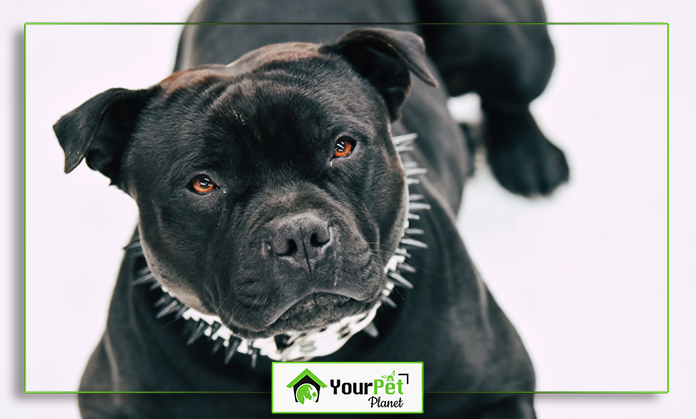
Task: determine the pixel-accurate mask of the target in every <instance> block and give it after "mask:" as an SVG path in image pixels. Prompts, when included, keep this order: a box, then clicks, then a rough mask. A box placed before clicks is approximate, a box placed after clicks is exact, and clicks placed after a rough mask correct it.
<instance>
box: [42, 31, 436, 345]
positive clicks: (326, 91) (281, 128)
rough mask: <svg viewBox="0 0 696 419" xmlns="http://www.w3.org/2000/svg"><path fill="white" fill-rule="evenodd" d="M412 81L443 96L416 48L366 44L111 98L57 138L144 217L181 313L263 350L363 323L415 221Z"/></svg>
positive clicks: (74, 119)
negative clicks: (354, 320)
mask: <svg viewBox="0 0 696 419" xmlns="http://www.w3.org/2000/svg"><path fill="white" fill-rule="evenodd" d="M409 70H410V71H412V72H414V73H415V74H417V75H418V76H419V77H421V78H422V79H424V80H425V81H427V82H429V83H431V84H434V80H433V79H432V76H431V75H430V74H429V73H428V71H427V69H426V67H425V65H424V56H423V47H422V43H421V41H420V38H418V37H417V36H415V35H412V34H409V33H404V32H396V31H389V30H382V29H362V30H356V31H352V32H350V33H348V34H346V35H345V36H344V37H343V38H341V39H340V40H339V41H338V42H337V43H335V44H332V45H326V46H320V45H316V44H300V43H293V44H277V45H271V46H268V47H265V48H261V49H259V50H256V51H252V52H250V53H248V54H246V55H245V56H243V57H241V58H240V59H239V60H237V61H236V62H235V63H233V64H232V65H230V66H222V65H206V66H201V67H197V68H193V69H190V70H184V71H180V72H177V73H175V74H173V75H172V76H170V77H168V78H167V79H165V80H164V81H162V82H161V83H159V84H157V85H155V86H153V87H151V88H149V89H145V90H138V91H130V90H124V89H111V90H109V91H106V92H104V93H102V94H100V95H98V96H96V97H94V98H92V99H90V100H89V101H88V102H86V103H85V104H83V105H82V106H81V107H79V108H77V109H76V110H74V111H73V112H71V113H70V114H68V115H66V116H64V117H63V118H62V119H61V120H60V121H59V122H58V123H57V124H56V126H55V131H56V134H57V136H58V138H59V140H60V142H61V145H62V146H63V148H64V150H65V154H66V172H69V171H71V170H72V169H73V168H74V167H75V166H77V164H79V163H80V161H81V160H82V159H83V158H86V160H87V163H88V165H89V166H90V167H91V168H93V169H95V170H99V171H100V172H102V173H103V174H105V175H106V176H108V177H110V178H111V180H112V182H113V183H114V184H116V185H118V186H119V187H120V188H121V189H123V190H124V191H125V192H127V193H128V194H129V195H131V196H132V197H133V198H134V199H135V200H136V202H137V204H138V208H139V212H140V221H139V230H140V237H141V243H142V247H143V251H144V254H145V257H146V259H147V263H148V265H149V267H150V270H151V271H152V272H153V273H154V274H155V276H156V278H157V279H158V280H159V281H160V282H161V283H162V284H163V285H165V286H166V287H167V289H168V290H169V291H170V292H171V293H172V294H174V295H175V296H176V297H177V298H178V299H179V300H181V301H182V302H184V303H185V304H186V305H188V306H189V307H192V308H195V309H197V310H199V311H201V312H203V313H208V314H214V315H217V316H219V317H220V318H221V319H222V321H223V322H224V323H225V324H226V325H227V326H228V327H230V329H232V331H233V332H235V333H236V334H238V335H240V336H243V337H247V338H259V337H267V336H273V335H276V334H279V333H282V332H286V331H291V330H294V331H300V330H308V329H313V328H317V327H322V326H324V325H327V324H330V323H333V322H336V321H338V320H340V319H341V318H343V317H346V316H350V315H354V314H357V313H359V312H363V311H365V310H367V309H369V308H370V307H372V306H373V305H374V304H376V302H377V300H378V297H379V295H380V293H381V291H382V289H383V287H384V286H385V283H386V279H385V276H384V266H385V265H386V263H387V261H388V260H389V258H390V257H391V256H392V255H393V252H394V250H395V248H396V246H397V244H398V241H399V239H400V236H401V230H402V227H403V220H404V217H405V196H404V190H405V189H404V188H405V185H404V174H403V171H402V169H401V166H400V164H399V158H398V156H397V153H396V151H395V149H394V146H393V145H392V142H391V135H390V128H389V123H390V120H394V119H395V118H397V117H398V109H399V106H400V105H401V104H402V103H403V101H404V100H405V98H406V96H407V94H408V90H409V88H410V76H409Z"/></svg>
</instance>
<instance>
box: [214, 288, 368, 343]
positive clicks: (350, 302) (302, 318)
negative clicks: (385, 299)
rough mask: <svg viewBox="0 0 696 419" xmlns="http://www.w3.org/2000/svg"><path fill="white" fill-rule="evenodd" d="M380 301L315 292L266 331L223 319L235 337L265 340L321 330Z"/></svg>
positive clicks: (288, 310) (291, 308)
mask: <svg viewBox="0 0 696 419" xmlns="http://www.w3.org/2000/svg"><path fill="white" fill-rule="evenodd" d="M377 301H378V299H377V298H374V299H372V300H370V301H358V300H355V299H353V298H349V297H345V296H342V295H337V294H330V293H314V294H311V295H308V296H307V297H305V298H303V299H302V300H300V301H298V302H297V303H295V304H294V305H293V306H291V307H290V308H289V309H287V310H286V311H285V312H284V313H283V314H281V315H280V317H279V318H278V319H277V320H276V321H274V322H273V323H272V324H271V325H270V326H268V327H266V328H264V329H263V330H251V329H250V328H246V327H244V325H243V324H238V323H236V322H234V321H229V320H227V319H223V322H224V323H225V325H226V326H227V327H228V328H229V329H230V330H231V331H232V333H234V334H235V335H236V336H239V337H242V338H245V339H263V338H268V337H272V336H276V335H280V334H283V333H287V332H306V331H309V330H315V329H321V328H323V327H326V326H328V325H330V324H332V323H336V322H338V321H340V320H341V319H343V318H345V317H350V316H354V315H356V314H359V313H363V312H367V311H369V310H370V309H372V307H374V306H375V304H377Z"/></svg>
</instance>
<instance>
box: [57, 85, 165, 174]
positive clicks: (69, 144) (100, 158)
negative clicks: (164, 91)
mask: <svg viewBox="0 0 696 419" xmlns="http://www.w3.org/2000/svg"><path fill="white" fill-rule="evenodd" d="M151 94H152V91H151V89H146V90H128V89H120V88H116V89H109V90H107V91H105V92H102V93H100V94H98V95H96V96H94V97H93V98H91V99H89V100H88V101H87V102H85V103H83V104H82V105H80V106H79V107H78V108H76V109H74V110H73V111H72V112H70V113H68V114H66V115H64V116H63V117H62V118H60V120H58V122H56V124H55V125H54V126H53V131H54V132H55V133H56V137H58V142H60V145H61V147H63V151H64V152H65V173H70V172H72V171H73V170H74V169H75V168H76V167H77V166H78V165H79V164H80V162H81V161H82V159H86V161H87V165H88V166H89V167H90V168H91V169H93V170H98V171H99V172H101V173H102V174H103V175H104V176H107V177H108V178H110V179H111V184H112V185H114V184H118V182H119V174H120V167H121V158H122V156H123V152H124V150H125V148H126V145H127V144H128V141H129V139H130V136H131V134H132V133H133V130H134V128H135V124H136V121H137V119H138V115H139V114H140V111H141V110H142V108H143V106H144V105H145V104H146V103H147V101H148V100H149V98H150V97H151Z"/></svg>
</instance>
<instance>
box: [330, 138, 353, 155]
mask: <svg viewBox="0 0 696 419" xmlns="http://www.w3.org/2000/svg"><path fill="white" fill-rule="evenodd" d="M354 148H355V141H354V140H352V139H350V138H348V137H341V138H339V139H338V140H336V145H335V146H334V154H333V155H334V157H346V156H347V155H349V154H350V153H352V152H353V149H354Z"/></svg>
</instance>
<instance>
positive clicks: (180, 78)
mask: <svg viewBox="0 0 696 419" xmlns="http://www.w3.org/2000/svg"><path fill="white" fill-rule="evenodd" d="M319 48H320V45H318V44H309V43H304V42H288V43H282V44H272V45H267V46H264V47H262V48H259V49H256V50H254V51H251V52H248V53H246V54H244V55H243V56H241V57H240V58H239V59H237V60H236V61H234V62H232V63H230V64H228V65H226V66H221V65H203V66H198V67H194V68H191V69H187V70H182V71H178V72H176V73H174V74H172V75H171V76H169V77H167V78H166V79H164V80H162V82H160V86H161V87H162V88H163V90H164V91H165V92H167V93H170V94H171V93H174V92H176V91H178V90H179V89H181V88H185V87H194V86H196V85H202V84H205V83H206V82H207V81H209V80H210V79H211V78H218V77H223V76H224V77H230V78H232V77H239V76H241V75H244V74H246V73H250V72H252V71H256V70H259V69H260V68H261V67H262V66H265V65H268V64H280V63H293V62H298V61H301V60H307V59H312V58H320V57H322V54H321V53H320V52H319Z"/></svg>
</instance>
